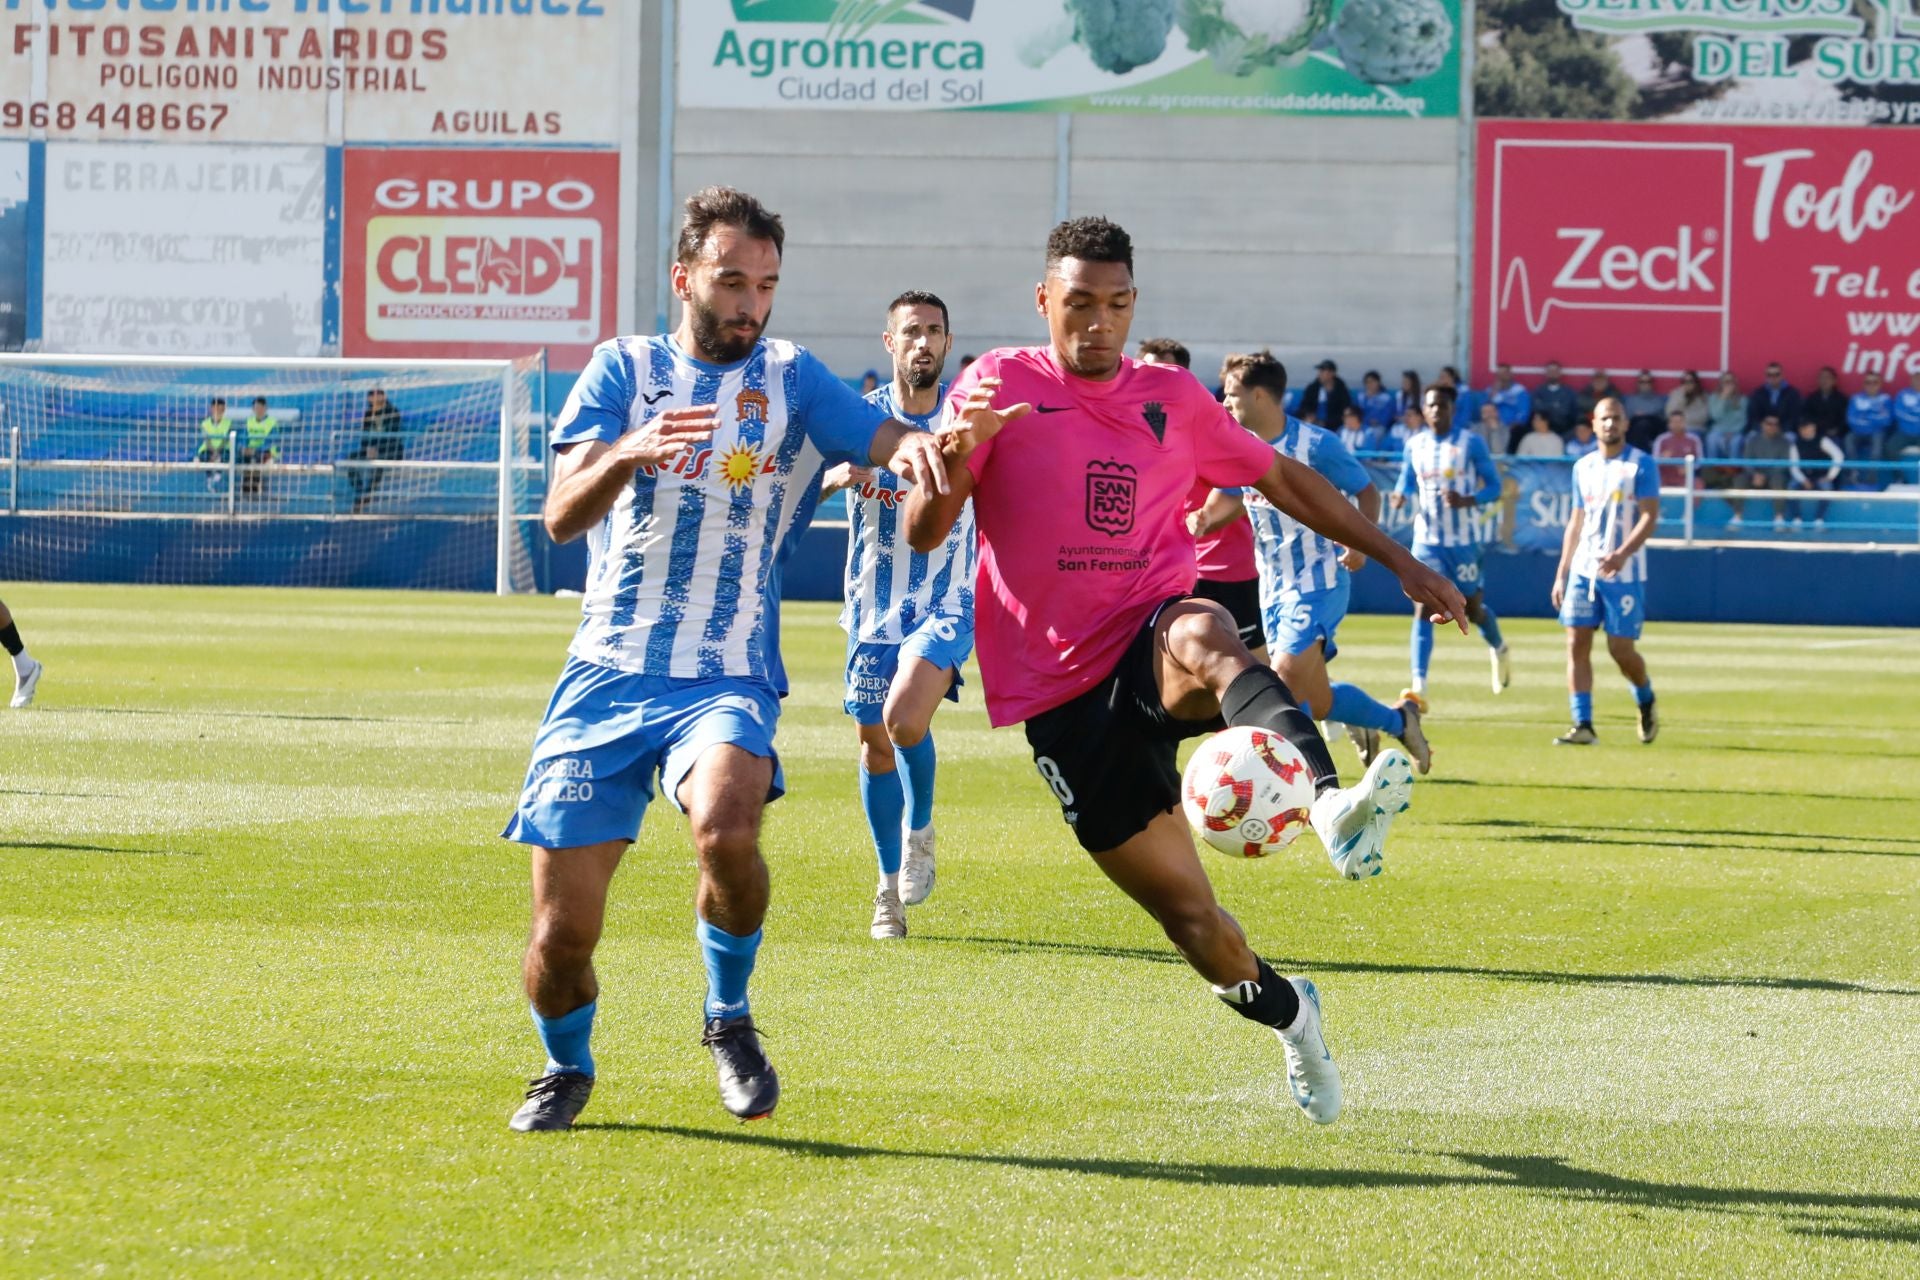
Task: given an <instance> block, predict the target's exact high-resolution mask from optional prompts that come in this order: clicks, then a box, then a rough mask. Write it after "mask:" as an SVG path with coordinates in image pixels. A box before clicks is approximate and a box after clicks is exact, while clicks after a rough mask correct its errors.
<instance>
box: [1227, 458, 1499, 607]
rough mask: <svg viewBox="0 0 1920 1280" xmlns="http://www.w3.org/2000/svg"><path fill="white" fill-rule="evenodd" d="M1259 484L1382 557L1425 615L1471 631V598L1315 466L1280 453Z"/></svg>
mask: <svg viewBox="0 0 1920 1280" xmlns="http://www.w3.org/2000/svg"><path fill="white" fill-rule="evenodd" d="M1254 488H1256V489H1258V490H1260V492H1261V493H1262V494H1264V495H1265V496H1266V499H1267V501H1268V502H1271V503H1272V504H1273V505H1274V506H1276V507H1278V508H1280V509H1281V510H1282V511H1284V512H1286V513H1287V514H1288V515H1290V516H1292V517H1293V518H1294V519H1295V520H1298V521H1299V522H1300V523H1301V524H1304V525H1306V526H1307V528H1309V529H1311V530H1313V531H1314V532H1315V533H1317V534H1320V535H1321V536H1322V537H1325V538H1329V539H1331V540H1333V541H1334V542H1337V543H1339V544H1340V545H1341V546H1343V547H1351V548H1353V549H1354V550H1355V551H1358V552H1360V553H1361V554H1363V555H1367V556H1371V557H1373V558H1374V559H1375V560H1378V561H1379V562H1380V563H1381V564H1382V565H1385V566H1386V567H1387V568H1388V569H1389V570H1391V571H1392V573H1393V575H1394V577H1396V578H1398V579H1400V589H1401V590H1403V591H1405V592H1406V593H1407V598H1408V599H1409V600H1412V601H1413V602H1414V603H1415V604H1417V605H1419V606H1420V611H1421V613H1423V614H1424V615H1425V616H1427V617H1428V618H1431V619H1432V620H1433V621H1435V622H1451V623H1454V624H1455V625H1456V626H1458V627H1459V628H1460V632H1461V634H1462V635H1464V634H1466V630H1467V602H1466V600H1465V599H1464V598H1463V597H1462V596H1461V595H1460V592H1459V590H1458V589H1456V588H1455V587H1454V585H1453V584H1452V583H1451V582H1448V581H1447V580H1446V579H1445V578H1443V577H1441V576H1440V575H1439V574H1437V573H1435V572H1434V571H1433V570H1431V569H1429V568H1427V567H1426V566H1425V565H1423V564H1421V563H1420V562H1419V561H1418V560H1415V559H1414V558H1413V556H1412V555H1411V554H1410V553H1409V552H1408V551H1407V549H1406V548H1405V547H1403V546H1401V545H1400V544H1399V543H1398V542H1395V541H1394V540H1393V539H1392V538H1390V537H1388V536H1387V533H1386V531H1385V530H1383V529H1381V528H1380V526H1379V525H1377V524H1375V523H1374V522H1373V521H1371V520H1369V519H1367V518H1366V517H1365V516H1364V515H1362V514H1361V513H1360V512H1359V511H1358V510H1356V509H1355V508H1354V506H1353V504H1352V503H1350V502H1348V501H1347V499H1346V495H1344V494H1342V493H1341V492H1340V491H1339V490H1338V489H1336V488H1334V487H1333V486H1332V485H1331V484H1329V483H1327V481H1326V480H1325V479H1323V478H1322V477H1321V476H1320V474H1319V473H1318V472H1316V471H1315V470H1314V469H1313V468H1311V467H1307V466H1303V465H1301V464H1300V463H1298V462H1295V461H1294V460H1293V459H1292V458H1287V457H1282V456H1281V455H1279V454H1275V455H1274V458H1273V465H1272V466H1270V467H1268V468H1267V473H1266V474H1265V475H1263V476H1261V477H1260V479H1259V480H1258V481H1257V482H1256V483H1255V484H1254Z"/></svg>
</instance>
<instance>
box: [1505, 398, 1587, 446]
mask: <svg viewBox="0 0 1920 1280" xmlns="http://www.w3.org/2000/svg"><path fill="white" fill-rule="evenodd" d="M1529 426H1530V429H1529V430H1528V431H1527V433H1526V434H1525V435H1523V436H1521V437H1520V441H1519V443H1518V444H1516V445H1514V447H1513V456H1514V457H1516V458H1564V457H1566V456H1567V442H1566V441H1565V440H1562V439H1561V438H1560V433H1559V432H1557V431H1555V430H1554V429H1553V420H1552V419H1551V418H1549V417H1547V411H1546V410H1545V409H1535V410H1534V411H1533V419H1532V421H1531V423H1530V424H1529ZM1588 435H1589V436H1591V435H1592V428H1591V427H1589V428H1588Z"/></svg>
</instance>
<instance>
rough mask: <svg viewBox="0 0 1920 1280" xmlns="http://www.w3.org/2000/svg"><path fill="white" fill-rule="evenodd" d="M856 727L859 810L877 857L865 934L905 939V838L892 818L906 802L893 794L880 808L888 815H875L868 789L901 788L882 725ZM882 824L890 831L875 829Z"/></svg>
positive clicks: (884, 727) (885, 728)
mask: <svg viewBox="0 0 1920 1280" xmlns="http://www.w3.org/2000/svg"><path fill="white" fill-rule="evenodd" d="M856 727H857V728H858V729H859V730H860V787H861V808H862V809H864V810H866V812H867V821H868V823H869V825H871V826H873V827H875V828H876V829H875V830H874V831H873V833H872V834H873V844H874V848H875V850H876V851H877V852H878V854H879V873H878V874H879V881H878V883H877V884H876V886H875V888H874V891H873V923H872V925H871V926H869V928H868V934H869V936H871V937H873V938H875V939H876V940H884V939H887V938H904V937H906V936H907V910H906V906H905V904H904V903H902V902H901V901H900V843H901V841H902V839H903V838H904V837H903V835H902V832H901V831H900V830H899V827H900V824H899V823H896V822H893V821H892V819H893V818H894V817H897V816H899V814H900V813H901V811H902V808H903V806H904V804H905V800H904V798H903V797H901V796H899V795H898V794H895V795H894V796H893V797H892V799H891V800H890V802H889V803H888V804H887V805H883V806H880V808H881V810H882V812H884V813H885V814H886V815H887V817H886V819H885V820H884V821H883V820H881V819H876V818H875V816H874V808H875V806H874V805H873V803H872V802H871V797H872V794H873V793H872V792H871V790H870V788H874V787H892V788H894V789H895V791H896V793H897V791H898V789H899V787H900V779H899V777H898V769H897V765H896V763H895V761H894V756H893V739H891V738H889V737H888V736H887V727H886V725H884V724H863V725H858V726H856ZM881 825H885V826H888V827H890V828H891V829H890V830H884V831H883V830H879V829H877V828H878V827H879V826H881Z"/></svg>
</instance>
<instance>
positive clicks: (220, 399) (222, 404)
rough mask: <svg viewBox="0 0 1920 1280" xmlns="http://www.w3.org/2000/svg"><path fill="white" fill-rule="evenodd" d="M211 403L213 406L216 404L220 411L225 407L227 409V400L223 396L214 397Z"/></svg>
mask: <svg viewBox="0 0 1920 1280" xmlns="http://www.w3.org/2000/svg"><path fill="white" fill-rule="evenodd" d="M212 403H213V404H217V405H219V406H220V407H221V408H222V409H224V408H226V407H227V398H226V397H225V396H215V397H214V398H213V401H212Z"/></svg>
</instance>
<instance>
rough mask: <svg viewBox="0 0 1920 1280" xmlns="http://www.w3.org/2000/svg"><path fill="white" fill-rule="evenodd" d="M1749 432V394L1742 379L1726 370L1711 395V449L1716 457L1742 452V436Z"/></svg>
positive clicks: (1709, 439)
mask: <svg viewBox="0 0 1920 1280" xmlns="http://www.w3.org/2000/svg"><path fill="white" fill-rule="evenodd" d="M1746 434H1747V398H1746V397H1745V396H1744V395H1742V394H1740V382H1739V379H1737V378H1735V377H1734V376H1733V375H1732V374H1731V373H1723V374H1721V375H1720V380H1719V381H1718V382H1716V383H1715V384H1714V388H1713V394H1712V395H1710V396H1708V397H1707V452H1708V453H1709V454H1712V455H1713V456H1714V457H1716V458H1737V457H1739V456H1740V439H1741V437H1742V436H1744V435H1746Z"/></svg>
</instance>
